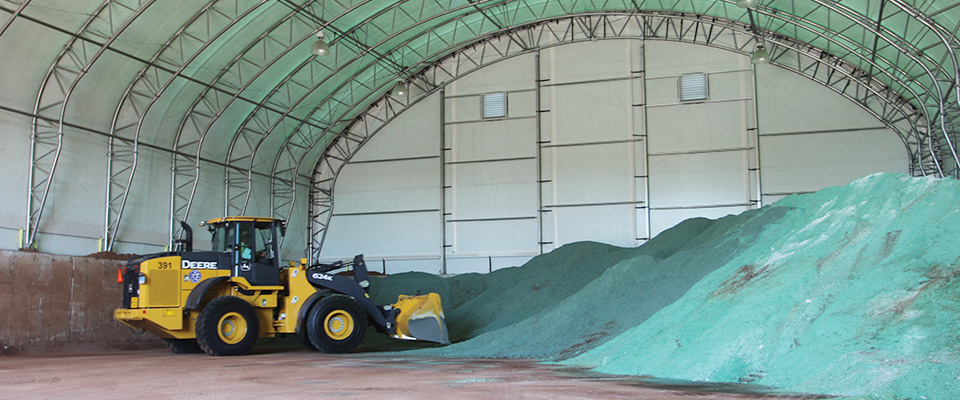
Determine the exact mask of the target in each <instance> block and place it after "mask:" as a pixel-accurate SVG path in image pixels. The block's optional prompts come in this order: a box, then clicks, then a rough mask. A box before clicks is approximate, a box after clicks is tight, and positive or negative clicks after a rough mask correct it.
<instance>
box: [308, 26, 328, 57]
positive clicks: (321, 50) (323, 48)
mask: <svg viewBox="0 0 960 400" xmlns="http://www.w3.org/2000/svg"><path fill="white" fill-rule="evenodd" d="M310 53H312V54H313V55H315V56H325V55H327V54H330V45H328V44H327V42H325V41H323V31H318V32H317V41H316V42H314V43H313V46H312V47H311V48H310Z"/></svg>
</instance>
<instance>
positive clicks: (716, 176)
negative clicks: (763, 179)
mask: <svg viewBox="0 0 960 400" xmlns="http://www.w3.org/2000/svg"><path fill="white" fill-rule="evenodd" d="M748 178H749V177H748V172H747V157H746V152H744V151H729V152H718V153H701V154H684V155H676V156H675V155H670V156H656V157H650V207H652V208H653V209H657V208H663V207H694V206H714V205H729V204H744V203H749V201H750V189H749V185H748Z"/></svg>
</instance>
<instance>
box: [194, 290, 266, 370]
mask: <svg viewBox="0 0 960 400" xmlns="http://www.w3.org/2000/svg"><path fill="white" fill-rule="evenodd" d="M258 336H260V320H259V319H257V313H256V312H255V311H254V310H253V307H252V306H250V304H249V303H247V302H246V301H244V300H243V299H241V298H239V297H234V296H220V297H217V298H215V299H213V300H210V303H208V304H207V306H206V307H204V308H203V310H202V311H200V315H199V316H197V344H199V345H200V348H201V349H203V351H205V352H206V353H207V354H209V355H212V356H235V355H240V354H247V353H248V352H250V349H252V348H253V345H254V344H255V343H256V342H257V337H258Z"/></svg>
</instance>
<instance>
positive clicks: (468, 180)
mask: <svg viewBox="0 0 960 400" xmlns="http://www.w3.org/2000/svg"><path fill="white" fill-rule="evenodd" d="M447 177H448V179H450V184H451V186H452V189H451V190H450V191H449V195H448V196H447V202H448V206H447V212H448V213H450V218H449V219H451V220H462V219H478V218H514V217H535V216H536V212H537V185H536V182H537V168H536V160H514V161H502V162H485V163H467V164H454V165H449V166H447Z"/></svg>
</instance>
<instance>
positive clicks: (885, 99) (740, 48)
mask: <svg viewBox="0 0 960 400" xmlns="http://www.w3.org/2000/svg"><path fill="white" fill-rule="evenodd" d="M596 39H642V40H666V41H678V42H686V43H696V44H703V45H707V46H711V47H716V48H721V49H725V50H730V51H735V52H739V53H743V54H749V53H750V52H751V51H752V50H753V48H754V46H755V45H756V43H757V38H756V37H755V36H754V35H753V34H752V33H751V30H750V26H749V25H746V24H743V23H740V22H737V21H731V20H722V19H718V18H715V17H706V16H696V15H686V14H670V13H630V14H588V15H578V16H571V17H567V18H560V19H551V20H548V21H541V22H538V23H535V24H531V25H528V26H526V27H522V28H513V29H509V30H504V31H503V32H495V33H493V34H490V35H488V36H486V37H482V38H480V40H479V41H478V42H472V43H448V44H449V48H448V49H445V50H446V51H438V52H437V54H434V55H427V56H425V57H424V61H423V63H424V66H425V68H422V69H421V71H420V72H419V73H418V74H417V75H416V76H415V78H414V79H413V80H412V83H413V84H414V85H415V86H416V87H417V89H418V90H414V91H411V92H412V93H411V94H410V97H409V98H406V99H396V98H393V97H391V96H389V95H383V96H382V97H381V98H380V99H379V100H378V101H377V102H376V103H375V104H374V105H373V106H372V107H370V108H368V109H366V110H365V111H363V113H362V114H361V115H360V116H359V117H357V118H356V119H355V121H356V122H355V123H353V124H352V125H351V126H350V127H349V128H347V129H346V130H344V131H343V132H341V133H340V134H338V136H337V137H336V138H335V139H334V140H333V141H332V142H331V143H330V144H329V145H328V146H327V148H326V150H325V152H324V153H323V156H322V157H321V158H320V160H319V161H318V163H317V165H316V167H315V169H314V175H313V181H312V182H311V189H310V193H309V198H310V200H309V213H310V224H309V225H308V229H309V238H310V239H309V241H310V242H309V247H310V249H309V254H310V257H312V258H313V259H317V258H318V256H319V253H320V250H321V249H322V246H323V242H324V238H325V236H326V230H327V227H328V226H329V222H330V217H331V215H332V212H333V207H334V198H333V190H334V185H335V183H336V178H337V175H338V174H339V172H340V171H341V169H342V168H343V166H344V165H346V164H347V163H348V162H349V160H350V159H351V157H352V156H353V155H354V154H355V153H356V152H357V151H358V150H359V149H360V147H361V146H362V145H363V144H364V143H366V142H367V141H368V140H369V139H370V138H372V137H373V136H374V135H375V134H376V133H377V132H379V131H380V130H381V129H382V128H383V127H384V126H385V125H386V124H387V123H389V122H390V121H392V120H393V119H394V118H395V117H396V116H398V115H399V114H401V113H402V112H403V111H404V110H405V109H406V108H408V107H410V106H412V105H413V104H416V103H417V102H419V101H420V100H422V99H424V98H426V97H427V96H429V95H430V94H432V93H433V92H435V91H436V90H438V89H439V88H440V87H442V86H444V85H445V84H447V83H449V82H451V81H453V80H455V79H457V78H459V77H461V76H464V75H466V74H468V73H470V72H473V71H476V70H478V69H480V68H483V67H485V66H488V65H490V64H493V63H495V62H498V61H501V60H504V59H506V58H510V57H514V56H517V55H520V54H525V53H530V52H532V51H536V50H537V49H541V48H545V47H550V46H556V45H562V44H566V43H573V42H577V41H586V40H596ZM766 42H767V43H769V44H773V45H774V46H773V48H772V52H773V58H774V62H775V63H776V64H778V65H780V66H782V67H784V68H787V69H790V70H792V71H795V72H797V73H799V74H802V75H804V76H806V77H808V78H810V79H812V80H814V81H817V82H819V83H821V84H823V85H825V86H827V87H828V88H830V89H832V90H834V91H835V92H837V93H839V94H841V95H843V96H844V97H847V98H848V99H850V100H852V101H854V102H856V103H857V104H859V105H860V106H861V107H863V108H864V109H866V110H867V111H868V112H870V113H871V114H873V115H874V116H876V117H877V118H879V119H881V120H883V121H884V122H885V123H886V124H887V125H888V126H889V127H890V128H891V129H893V130H894V131H895V132H896V133H897V134H898V135H900V137H901V138H902V139H903V141H904V143H905V144H907V145H908V147H909V146H911V145H913V147H919V146H918V145H919V142H918V139H917V135H918V133H917V130H916V129H915V128H914V127H913V126H912V125H911V123H913V122H914V121H916V120H918V119H920V120H922V119H923V117H922V114H921V113H919V112H918V110H917V109H916V108H915V107H913V106H912V105H911V104H910V102H909V101H908V100H907V99H905V98H904V97H903V96H901V95H899V94H898V93H896V92H894V91H893V90H891V89H890V88H889V87H887V86H886V85H884V84H883V83H882V82H879V81H878V80H876V79H870V77H869V76H866V75H865V74H862V73H861V72H860V71H859V69H858V68H857V67H854V66H852V65H850V64H849V63H846V62H845V61H843V60H841V59H839V58H837V57H832V56H829V55H828V54H826V53H825V52H824V51H822V50H820V49H818V48H815V47H812V46H810V45H808V44H806V43H801V42H797V41H793V40H790V39H788V38H783V37H773V36H771V37H770V38H768V39H767V40H766ZM450 51H455V53H453V54H452V55H450ZM438 55H446V56H445V57H443V58H440V59H436V58H437V56H438ZM431 59H436V60H435V61H429V60H431ZM919 152H920V150H919V149H913V148H911V149H910V154H911V157H913V156H914V154H918V153H919Z"/></svg>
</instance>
